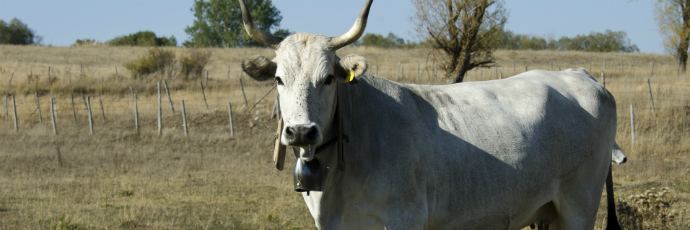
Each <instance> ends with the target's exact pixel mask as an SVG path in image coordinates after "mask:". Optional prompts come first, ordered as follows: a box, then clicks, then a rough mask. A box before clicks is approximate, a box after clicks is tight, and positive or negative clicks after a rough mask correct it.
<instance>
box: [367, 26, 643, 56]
mask: <svg viewBox="0 0 690 230" xmlns="http://www.w3.org/2000/svg"><path fill="white" fill-rule="evenodd" d="M498 36H499V37H498V38H496V42H497V44H496V48H498V49H508V50H574V51H589V52H639V51H640V49H639V48H638V47H637V45H634V44H631V42H630V39H628V35H627V34H626V33H625V32H623V31H611V30H606V31H604V32H592V33H589V34H585V35H577V36H575V37H565V36H564V37H560V38H558V39H552V38H544V37H540V36H532V35H524V34H517V33H514V32H512V31H504V32H502V33H499V35H498ZM430 44H431V43H430V42H428V41H423V42H411V41H406V40H405V39H403V38H400V37H398V36H397V35H395V34H393V33H388V35H386V36H384V35H381V34H374V33H369V34H366V35H364V36H363V37H362V39H360V41H359V42H358V43H357V45H360V46H371V47H380V48H415V47H428V46H430Z"/></svg>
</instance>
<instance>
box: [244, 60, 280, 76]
mask: <svg viewBox="0 0 690 230" xmlns="http://www.w3.org/2000/svg"><path fill="white" fill-rule="evenodd" d="M276 68H278V65H276V63H275V62H273V61H271V59H268V58H266V57H264V56H255V57H252V58H249V59H246V60H244V61H242V70H244V72H245V73H247V75H249V76H250V77H251V78H253V79H254V80H257V81H265V80H268V79H273V78H274V77H275V76H276Z"/></svg>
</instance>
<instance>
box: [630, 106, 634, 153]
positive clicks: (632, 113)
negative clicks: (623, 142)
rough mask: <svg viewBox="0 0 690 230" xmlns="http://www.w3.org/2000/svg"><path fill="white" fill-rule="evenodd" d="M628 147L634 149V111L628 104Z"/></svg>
mask: <svg viewBox="0 0 690 230" xmlns="http://www.w3.org/2000/svg"><path fill="white" fill-rule="evenodd" d="M630 145H631V146H632V147H631V148H634V147H635V109H634V108H633V105H632V104H630Z"/></svg>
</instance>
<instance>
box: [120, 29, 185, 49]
mask: <svg viewBox="0 0 690 230" xmlns="http://www.w3.org/2000/svg"><path fill="white" fill-rule="evenodd" d="M108 45H111V46H177V39H175V37H174V36H170V37H169V38H166V37H158V36H156V33H154V32H151V31H139V32H136V33H133V34H128V35H124V36H119V37H116V38H113V39H112V40H110V41H108Z"/></svg>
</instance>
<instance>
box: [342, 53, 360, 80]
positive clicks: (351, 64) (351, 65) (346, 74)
mask: <svg viewBox="0 0 690 230" xmlns="http://www.w3.org/2000/svg"><path fill="white" fill-rule="evenodd" d="M365 72H367V59H365V58H364V57H362V56H359V55H355V54H350V55H347V56H345V57H343V58H340V65H339V66H337V68H336V74H337V76H338V77H340V78H342V79H345V80H346V81H349V80H352V79H348V78H351V77H352V78H356V77H359V76H362V75H364V73H365ZM351 73H352V74H351Z"/></svg>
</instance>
